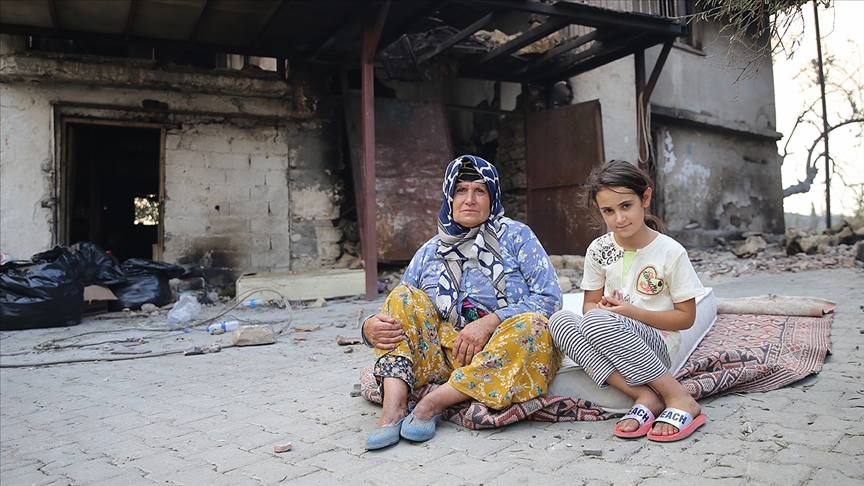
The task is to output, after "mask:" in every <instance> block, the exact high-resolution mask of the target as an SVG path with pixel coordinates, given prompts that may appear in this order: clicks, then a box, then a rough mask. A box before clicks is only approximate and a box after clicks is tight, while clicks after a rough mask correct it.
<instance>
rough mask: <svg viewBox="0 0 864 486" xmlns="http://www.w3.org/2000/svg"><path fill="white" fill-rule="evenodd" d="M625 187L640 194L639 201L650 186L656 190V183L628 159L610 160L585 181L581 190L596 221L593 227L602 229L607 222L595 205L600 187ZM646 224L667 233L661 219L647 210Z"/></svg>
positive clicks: (597, 168)
mask: <svg viewBox="0 0 864 486" xmlns="http://www.w3.org/2000/svg"><path fill="white" fill-rule="evenodd" d="M615 187H623V188H624V189H629V190H631V191H633V192H634V193H635V194H636V195H637V196H639V201H642V200H643V198H644V197H645V191H646V190H647V189H648V188H649V187H650V188H651V190H652V191H654V183H653V182H651V178H650V177H648V174H646V173H645V172H643V171H642V170H641V169H640V168H638V167H636V166H635V165H633V164H631V163H630V162H627V161H626V160H610V161H609V162H607V163H605V164H603V165H601V166H599V167H595V168H594V170H592V171H591V174H590V175H589V176H588V180H587V181H585V185H584V186H583V188H582V191H581V198H582V205H583V206H584V207H585V209H586V210H588V214H590V215H591V219H592V220H593V222H594V225H593V227H594V228H597V229H602V228H603V227H604V226H605V224H606V222H605V221H604V220H603V216H602V215H601V214H600V211H598V210H597V208H596V207H595V206H594V204H595V203H596V202H597V193H598V192H600V189H612V188H615ZM645 224H646V225H647V226H648V227H649V228H651V229H653V230H655V231H659V232H660V233H666V228H664V227H663V223H662V222H661V221H660V219H659V218H658V217H656V216H654V215H653V214H649V213H648V212H647V210H646V212H645Z"/></svg>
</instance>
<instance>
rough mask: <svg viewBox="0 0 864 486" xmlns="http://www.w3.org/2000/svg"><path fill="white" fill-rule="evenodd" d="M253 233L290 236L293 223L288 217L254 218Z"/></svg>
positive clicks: (272, 215) (271, 215)
mask: <svg viewBox="0 0 864 486" xmlns="http://www.w3.org/2000/svg"><path fill="white" fill-rule="evenodd" d="M251 223H252V232H253V233H256V234H266V235H286V236H287V235H288V234H289V233H290V232H291V221H290V220H289V219H288V218H287V217H280V216H277V215H275V214H269V215H268V216H267V217H266V218H253V219H252V221H251Z"/></svg>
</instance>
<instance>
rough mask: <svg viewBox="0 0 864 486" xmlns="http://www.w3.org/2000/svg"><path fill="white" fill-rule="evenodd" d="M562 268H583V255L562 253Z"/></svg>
mask: <svg viewBox="0 0 864 486" xmlns="http://www.w3.org/2000/svg"><path fill="white" fill-rule="evenodd" d="M561 258H563V260H564V268H566V269H570V270H584V269H585V257H584V256H582V255H563V256H562V257H561Z"/></svg>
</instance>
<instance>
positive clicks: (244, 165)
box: [204, 152, 249, 170]
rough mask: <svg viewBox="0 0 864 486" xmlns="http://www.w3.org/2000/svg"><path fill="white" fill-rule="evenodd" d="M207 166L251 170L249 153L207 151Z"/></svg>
mask: <svg viewBox="0 0 864 486" xmlns="http://www.w3.org/2000/svg"><path fill="white" fill-rule="evenodd" d="M204 159H205V160H206V163H207V167H213V168H216V169H234V170H249V156H248V155H247V154H225V153H218V152H206V153H205V154H204Z"/></svg>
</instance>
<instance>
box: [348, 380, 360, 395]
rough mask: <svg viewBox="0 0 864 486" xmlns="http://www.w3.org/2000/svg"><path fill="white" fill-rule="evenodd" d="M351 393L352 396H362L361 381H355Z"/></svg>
mask: <svg viewBox="0 0 864 486" xmlns="http://www.w3.org/2000/svg"><path fill="white" fill-rule="evenodd" d="M350 395H351V396H352V397H359V396H360V383H354V388H353V389H352V390H351V393H350Z"/></svg>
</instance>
